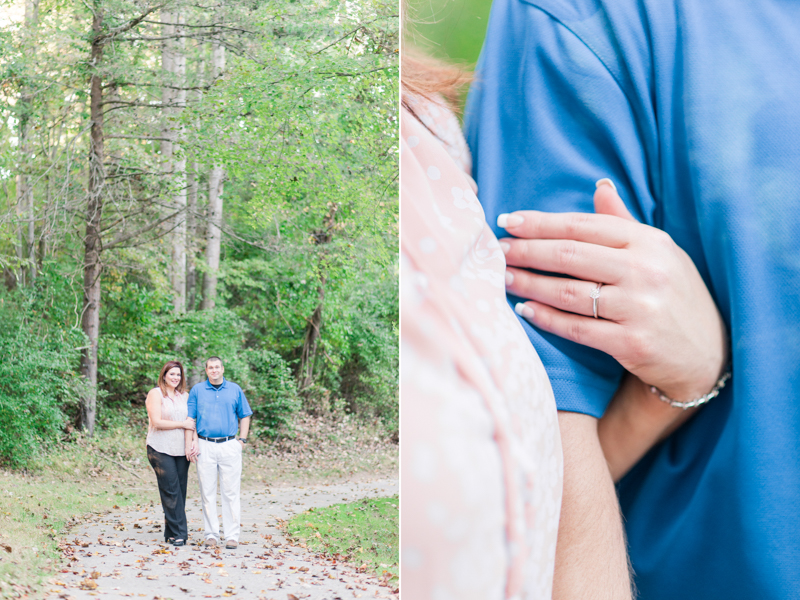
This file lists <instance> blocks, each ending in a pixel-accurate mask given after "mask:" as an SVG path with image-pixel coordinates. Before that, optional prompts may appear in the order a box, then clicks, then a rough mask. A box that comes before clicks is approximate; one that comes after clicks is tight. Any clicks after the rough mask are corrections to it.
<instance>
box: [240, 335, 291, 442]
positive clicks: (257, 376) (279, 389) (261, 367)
mask: <svg viewBox="0 0 800 600" xmlns="http://www.w3.org/2000/svg"><path fill="white" fill-rule="evenodd" d="M246 356H247V361H248V364H249V366H250V370H251V374H250V382H249V385H248V389H246V390H245V393H246V394H247V396H248V400H249V402H250V407H251V408H252V409H253V416H254V418H255V423H256V426H257V427H258V429H259V431H260V432H263V433H265V434H266V435H268V436H269V437H277V436H278V435H280V433H281V432H282V431H284V430H285V429H286V428H287V427H289V426H290V425H291V419H292V416H293V415H294V413H296V412H297V411H298V410H299V409H300V400H299V398H298V396H297V388H296V387H295V383H294V378H293V377H292V370H291V369H290V368H289V365H287V364H286V361H285V360H283V358H282V357H281V355H280V354H278V353H277V352H272V351H271V350H248V351H247V354H246Z"/></svg>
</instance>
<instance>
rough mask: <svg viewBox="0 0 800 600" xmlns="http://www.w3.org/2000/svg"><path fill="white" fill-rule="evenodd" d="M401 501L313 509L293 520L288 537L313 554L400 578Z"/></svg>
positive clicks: (366, 501) (376, 500)
mask: <svg viewBox="0 0 800 600" xmlns="http://www.w3.org/2000/svg"><path fill="white" fill-rule="evenodd" d="M399 504H400V502H399V499H398V496H391V497H389V498H372V499H364V500H359V501H358V502H351V503H349V504H335V505H333V506H329V507H327V508H312V509H310V510H308V511H306V512H304V513H302V514H300V515H297V516H296V517H294V518H293V519H291V520H290V521H289V522H288V524H287V534H288V535H289V536H290V537H291V538H293V539H295V540H298V541H299V542H301V543H304V544H306V546H307V548H308V549H309V550H311V551H312V552H319V553H322V554H326V555H328V556H336V555H340V556H341V557H342V559H343V560H346V561H347V562H350V563H352V564H354V565H356V566H366V568H367V569H369V570H371V571H373V572H374V573H375V574H377V575H378V576H379V577H384V578H391V579H392V580H396V578H397V577H398V576H399V571H398V566H399V562H400V555H399V548H398V546H399V539H400V531H399V514H400V513H399Z"/></svg>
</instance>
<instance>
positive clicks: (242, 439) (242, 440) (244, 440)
mask: <svg viewBox="0 0 800 600" xmlns="http://www.w3.org/2000/svg"><path fill="white" fill-rule="evenodd" d="M236 439H237V440H239V441H240V442H242V443H243V444H246V443H247V438H236Z"/></svg>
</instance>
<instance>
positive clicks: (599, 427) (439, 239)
mask: <svg viewBox="0 0 800 600" xmlns="http://www.w3.org/2000/svg"><path fill="white" fill-rule="evenodd" d="M798 29H800V10H798V9H797V7H796V6H793V5H792V6H790V5H789V4H785V3H783V4H781V3H771V2H760V1H759V2H741V1H734V2H730V1H728V2H722V1H721V0H709V1H705V2H701V3H697V2H691V1H689V0H658V1H650V0H644V1H633V0H630V1H629V0H622V1H619V0H618V1H615V2H610V1H609V2H606V1H604V0H564V1H551V0H494V2H493V5H492V14H491V17H490V20H489V24H488V29H487V35H486V41H485V44H484V47H483V50H482V53H481V58H480V61H479V63H478V66H477V71H476V75H475V78H474V82H473V83H472V87H471V89H470V92H469V96H468V99H467V104H466V108H465V118H464V134H465V135H462V134H461V127H460V126H459V123H458V122H457V120H456V119H455V117H454V116H453V114H452V113H451V111H450V106H448V105H447V104H446V103H445V102H444V101H443V100H442V98H448V97H450V98H452V97H457V95H456V94H455V93H454V91H455V90H454V85H456V84H458V83H459V82H460V81H463V79H464V78H463V76H462V75H461V74H460V73H459V72H458V71H457V70H452V69H449V68H448V67H446V66H442V65H440V64H436V63H433V62H432V61H430V60H428V59H425V58H420V57H416V58H415V57H414V56H412V55H409V54H407V53H406V54H405V55H404V57H403V71H402V79H403V82H402V83H403V93H402V104H403V111H402V115H401V155H400V156H401V158H400V160H401V172H402V177H401V206H402V209H401V210H402V233H401V298H402V301H401V340H402V342H401V343H402V348H403V353H402V362H401V382H402V383H401V387H402V412H401V438H402V440H403V444H402V446H401V477H402V481H403V491H402V501H403V505H402V514H403V520H402V549H403V550H402V552H403V553H402V563H401V564H402V570H403V573H402V577H403V586H404V587H403V590H404V593H407V594H409V597H412V598H419V599H421V600H426V599H429V598H430V599H433V598H437V599H438V598H451V597H452V598H461V599H470V598H475V599H476V600H477V599H485V598H551V597H552V598H558V599H562V598H604V599H605V598H608V599H615V600H616V599H619V600H625V599H630V598H632V597H633V596H638V597H640V598H642V599H643V600H662V599H663V600H673V599H677V598H680V599H690V600H693V599H697V600H700V599H702V600H708V599H720V600H722V599H725V600H748V599H750V598H765V599H768V600H782V599H784V598H794V597H798V596H800V536H798V535H797V532H798V531H800V511H798V510H797V507H798V506H800V461H798V460H797V457H798V456H800V441H799V440H800V409H798V406H800V403H798V392H797V389H798V384H800V366H799V365H800V362H799V361H798V360H797V359H798V356H800V296H799V295H798V294H797V291H796V290H797V284H798V282H800V261H798V259H797V257H798V256H800V235H798V231H800V210H799V209H798V206H799V205H798V194H799V192H798V190H800V177H799V176H798V173H800V151H799V150H798V148H800V145H798V141H797V140H798V139H800V135H797V132H800V113H799V112H798V111H797V110H796V95H797V93H798V92H800V43H798V42H797V38H796V36H794V35H793V34H790V33H789V32H792V31H797V30H798ZM451 106H452V105H451ZM478 198H480V202H479V201H478ZM515 313H516V315H515Z"/></svg>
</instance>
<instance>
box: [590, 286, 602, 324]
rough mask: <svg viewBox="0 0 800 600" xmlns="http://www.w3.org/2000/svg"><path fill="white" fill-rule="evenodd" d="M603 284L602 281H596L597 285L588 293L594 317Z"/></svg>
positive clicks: (595, 316)
mask: <svg viewBox="0 0 800 600" xmlns="http://www.w3.org/2000/svg"><path fill="white" fill-rule="evenodd" d="M602 286H603V284H602V283H598V284H597V287H596V288H594V289H593V290H592V293H591V294H589V297H590V298H591V299H592V314H593V315H594V318H595V319H597V318H598V317H597V304H598V301H599V300H600V288H601V287H602Z"/></svg>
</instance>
